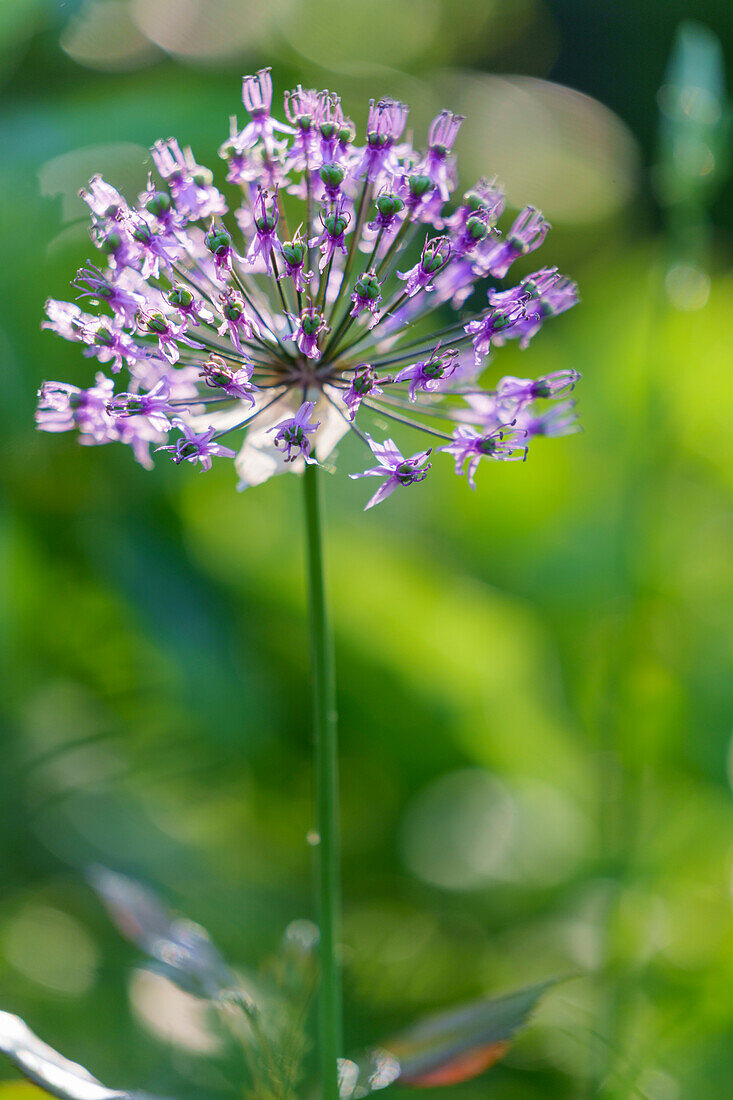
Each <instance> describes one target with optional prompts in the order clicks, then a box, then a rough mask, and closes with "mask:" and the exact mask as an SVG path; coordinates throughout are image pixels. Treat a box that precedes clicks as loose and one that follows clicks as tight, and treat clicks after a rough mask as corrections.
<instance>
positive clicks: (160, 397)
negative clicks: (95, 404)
mask: <svg viewBox="0 0 733 1100" xmlns="http://www.w3.org/2000/svg"><path fill="white" fill-rule="evenodd" d="M170 395H171V387H170V383H169V382H168V379H167V378H161V380H160V382H158V383H156V385H155V386H153V388H152V390H149V391H148V392H147V393H118V394H117V395H116V396H115V398H114V400H113V401H112V402H111V403H110V411H111V412H113V413H114V415H115V416H144V417H145V418H146V420H148V421H149V422H150V424H151V426H152V427H153V428H155V429H156V430H157V431H159V432H167V431H169V430H170V426H171V420H170V418H171V417H173V416H175V415H176V412H177V411H180V410H176V409H175V407H174V406H173V405H171V404H170Z"/></svg>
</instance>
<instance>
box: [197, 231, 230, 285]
mask: <svg viewBox="0 0 733 1100" xmlns="http://www.w3.org/2000/svg"><path fill="white" fill-rule="evenodd" d="M204 244H205V245H206V247H207V248H208V250H209V252H210V253H211V255H212V256H213V257H214V269H215V271H216V277H217V278H218V279H222V280H224V281H226V279H227V278H228V276H229V272H230V271H231V270H232V259H233V257H234V249H233V248H232V236H231V233H230V232H229V230H228V229H226V228H225V227H224V226H223V225H217V224H216V222H212V223H211V226H210V228H209V230H208V232H207V233H206V236H205V237H204Z"/></svg>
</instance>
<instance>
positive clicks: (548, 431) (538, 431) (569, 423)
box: [516, 401, 580, 439]
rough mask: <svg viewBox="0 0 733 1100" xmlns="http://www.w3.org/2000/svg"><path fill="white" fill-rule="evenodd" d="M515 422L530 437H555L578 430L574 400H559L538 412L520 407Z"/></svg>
mask: <svg viewBox="0 0 733 1100" xmlns="http://www.w3.org/2000/svg"><path fill="white" fill-rule="evenodd" d="M516 423H517V427H518V428H522V429H523V430H524V431H525V432H526V433H527V438H530V439H531V438H532V437H534V436H536V435H545V436H549V437H555V436H560V435H572V434H573V433H574V432H579V431H580V424H578V417H577V413H576V412H575V402H574V401H560V402H558V404H557V405H552V406H551V407H550V408H549V409H546V410H545V412H543V413H539V414H538V413H535V412H533V411H532V409H529V408H525V409H522V410H521V412H520V413H519V414H518V415H517V420H516Z"/></svg>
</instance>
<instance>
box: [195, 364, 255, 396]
mask: <svg viewBox="0 0 733 1100" xmlns="http://www.w3.org/2000/svg"><path fill="white" fill-rule="evenodd" d="M253 370H254V366H253V364H252V363H247V364H245V366H243V367H240V368H239V369H238V370H232V369H231V368H230V367H228V366H227V364H226V363H225V362H224V360H223V359H222V358H221V356H220V355H210V356H209V358H208V360H207V362H206V363H202V365H201V378H203V380H204V382H205V383H206V385H207V386H210V387H211V388H212V389H215V390H221V392H222V393H225V394H226V395H227V397H235V398H237V400H239V401H248V402H249V404H250V405H254V403H255V399H254V397H253V396H252V394H253V393H257V392H259V387H258V386H255V385H253V384H252V382H251V381H250V379H251V378H252V371H253Z"/></svg>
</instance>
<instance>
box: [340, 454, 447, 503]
mask: <svg viewBox="0 0 733 1100" xmlns="http://www.w3.org/2000/svg"><path fill="white" fill-rule="evenodd" d="M367 440H368V442H369V446H370V447H371V450H372V454H373V455H374V457H375V458H376V459H377V461H378V462H379V465H378V466H373V467H372V469H371V470H365V471H364V472H363V473H361V474H349V477H351V478H359V477H383V478H384V479H385V480H384V482H383V483H382V484H381V485H380V486H379V488H378V489H377V491H376V493H375V494H374V496H373V497H372V498H371V500H370V501H369V502H368V504H367V505H366V507H365V508H364V511H365V512H366V511H367V509H369V508H373V507H374V505H375V504H381V502H382V501H383V500H386V499H387V497H388V496H390V495H391V494H392V493H393V492H394V491H395V489H396V488H397V486H398V485H412V484H413V483H414V482H416V481H424V480H425V478H426V477H427V476H428V470H429V469H430V467H431V465H432V464H431V463H430V462H428V463H427V465H426V464H425V463H426V460H427V458H428V457H429V456H430V454H431V452H432V447H428V449H427V450H426V451H419V452H418V453H417V454H414V455H412V456H411V457H410V458H405V457H404V456H403V454H402V452H401V451H400V450H399V448H398V447H397V444H396V443H395V442H394V440H392V439H385V441H384V443H375V442H374V440H373V439H369V436H367Z"/></svg>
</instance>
